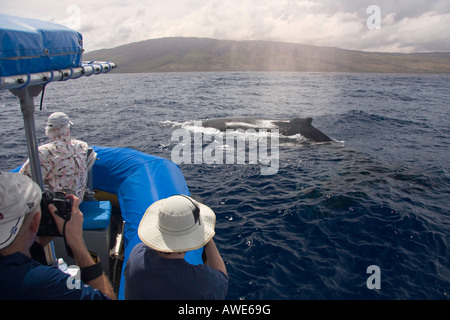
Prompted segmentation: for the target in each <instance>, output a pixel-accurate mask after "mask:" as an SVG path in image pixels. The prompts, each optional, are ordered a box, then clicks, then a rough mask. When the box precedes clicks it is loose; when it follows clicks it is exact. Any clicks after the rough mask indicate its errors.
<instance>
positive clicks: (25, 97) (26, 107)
mask: <svg viewBox="0 0 450 320" xmlns="http://www.w3.org/2000/svg"><path fill="white" fill-rule="evenodd" d="M10 91H11V92H12V94H14V95H15V96H17V97H18V98H19V100H20V109H21V111H22V115H23V123H24V125H25V135H26V139H27V147H28V158H29V159H30V167H31V176H32V179H33V180H34V181H35V182H36V183H37V184H38V185H39V186H40V187H41V189H42V191H44V182H43V179H42V172H41V163H40V160H39V152H38V144H37V138H36V127H35V124H34V100H33V98H34V97H36V96H37V95H38V94H39V93H40V92H41V91H42V86H33V87H26V88H23V89H13V90H10Z"/></svg>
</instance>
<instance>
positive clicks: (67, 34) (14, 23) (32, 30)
mask: <svg viewBox="0 0 450 320" xmlns="http://www.w3.org/2000/svg"><path fill="white" fill-rule="evenodd" d="M82 52H83V41H82V35H81V33H79V32H77V31H75V30H72V29H69V28H66V27H64V26H61V25H58V24H54V23H50V22H45V21H41V20H36V19H28V18H19V17H14V16H9V15H5V14H0V77H5V76H14V75H21V74H30V73H38V72H44V71H50V70H59V69H65V68H71V67H79V66H81V55H82Z"/></svg>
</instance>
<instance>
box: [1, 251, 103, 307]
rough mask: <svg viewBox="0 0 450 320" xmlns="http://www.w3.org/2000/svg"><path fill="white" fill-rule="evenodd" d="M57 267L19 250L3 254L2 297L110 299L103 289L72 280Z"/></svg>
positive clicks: (22, 298)
mask: <svg viewBox="0 0 450 320" xmlns="http://www.w3.org/2000/svg"><path fill="white" fill-rule="evenodd" d="M69 278H70V275H69V274H66V273H64V272H62V271H61V270H59V269H58V268H56V267H51V266H45V265H42V264H40V263H38V262H36V261H34V260H33V259H31V258H29V257H27V256H26V255H24V254H22V253H20V252H17V253H14V254H11V255H8V256H0V300H3V299H5V300H34V299H39V300H57V299H60V300H61V299H62V300H107V299H109V298H108V297H107V296H105V295H104V294H103V293H101V292H100V291H99V290H96V289H94V288H92V287H91V286H88V285H84V284H83V283H82V282H79V283H76V282H75V281H74V279H69Z"/></svg>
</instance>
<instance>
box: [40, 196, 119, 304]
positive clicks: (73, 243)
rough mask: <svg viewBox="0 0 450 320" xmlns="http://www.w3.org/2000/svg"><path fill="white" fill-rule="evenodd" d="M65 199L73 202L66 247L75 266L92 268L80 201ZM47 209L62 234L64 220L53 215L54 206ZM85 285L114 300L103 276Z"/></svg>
mask: <svg viewBox="0 0 450 320" xmlns="http://www.w3.org/2000/svg"><path fill="white" fill-rule="evenodd" d="M66 198H70V199H72V201H73V204H72V213H71V216H70V220H69V221H67V222H66V227H65V237H66V242H67V245H68V246H69V247H70V249H72V252H73V255H74V258H75V260H76V261H77V265H78V266H79V267H80V269H81V268H87V267H90V266H93V265H94V264H95V262H94V260H93V258H92V256H91V254H90V253H89V250H88V249H87V247H86V244H85V242H84V239H83V213H82V212H81V211H80V208H79V205H80V199H78V198H77V197H75V196H74V195H68V196H66ZM48 209H49V210H50V213H51V214H52V216H53V218H54V219H55V222H56V226H57V227H58V231H59V233H61V234H63V228H64V223H65V221H64V219H63V218H61V217H60V216H58V215H57V214H56V213H55V212H56V207H55V206H54V205H52V204H50V205H49V206H48ZM86 284H89V285H90V286H92V287H93V288H95V289H98V290H100V291H101V292H103V293H104V294H105V295H107V296H108V297H110V298H111V299H115V294H114V290H113V289H112V286H111V284H110V283H109V281H108V279H107V278H106V276H105V275H104V274H102V275H101V276H99V277H97V278H95V279H93V280H91V281H88V282H86Z"/></svg>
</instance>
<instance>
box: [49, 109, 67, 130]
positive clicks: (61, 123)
mask: <svg viewBox="0 0 450 320" xmlns="http://www.w3.org/2000/svg"><path fill="white" fill-rule="evenodd" d="M69 124H70V125H73V123H72V121H70V120H69V116H68V115H67V114H65V113H64V112H54V113H52V114H51V115H50V116H49V117H48V120H47V126H48V127H52V128H59V127H65V126H67V125H69Z"/></svg>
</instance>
